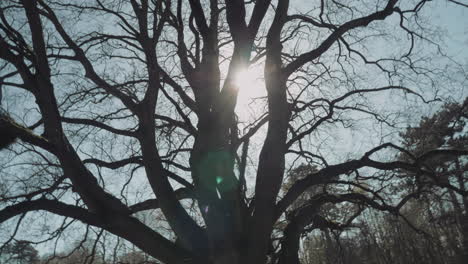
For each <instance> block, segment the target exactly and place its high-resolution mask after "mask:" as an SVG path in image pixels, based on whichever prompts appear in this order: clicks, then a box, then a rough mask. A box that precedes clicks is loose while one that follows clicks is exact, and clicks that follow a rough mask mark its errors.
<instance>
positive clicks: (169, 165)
mask: <svg viewBox="0 0 468 264" xmlns="http://www.w3.org/2000/svg"><path fill="white" fill-rule="evenodd" d="M457 2H458V1H451V2H450V3H447V4H456V3H457ZM428 10H431V3H430V1H426V0H418V1H398V0H388V1H378V0H366V1H336V0H330V1H324V0H321V1H318V0H317V1H310V3H302V4H300V5H294V4H292V3H290V1H288V0H279V1H269V0H257V1H238V0H230V1H217V0H210V1H207V0H205V1H200V0H189V1H182V0H178V1H169V0H151V1H148V0H141V1H137V0H117V1H116V0H96V1H61V0H55V1H52V0H21V1H14V0H4V1H1V2H0V32H1V35H0V36H1V38H0V59H1V61H0V62H1V65H0V66H1V68H0V69H1V75H0V85H1V86H2V90H3V92H2V106H3V108H4V109H3V110H2V113H1V115H0V128H1V133H2V134H1V136H2V139H1V142H0V146H1V147H2V148H4V150H3V151H2V153H1V155H2V158H4V159H3V161H2V170H1V174H0V177H1V180H2V181H1V182H0V183H1V184H2V185H1V187H2V188H1V189H0V190H2V193H1V196H0V202H1V210H0V223H3V224H2V225H7V224H10V225H11V226H12V228H11V232H12V235H13V236H15V235H25V234H18V232H17V231H18V230H21V228H22V227H23V228H24V222H23V221H26V222H27V216H26V214H28V215H29V216H34V219H36V218H39V216H40V214H39V213H37V212H35V213H32V212H33V211H46V212H48V213H50V214H53V215H58V216H61V217H63V219H62V220H61V221H62V224H61V225H60V226H59V227H58V228H57V230H55V231H54V232H52V231H51V232H48V234H49V235H50V239H60V238H61V236H60V231H62V230H64V229H66V228H67V227H68V226H70V219H72V220H71V221H72V222H73V223H75V222H76V221H77V220H78V221H79V222H81V223H83V224H84V225H89V226H92V227H93V228H97V229H102V230H105V231H106V232H109V233H112V234H114V235H115V236H117V237H120V238H123V239H125V240H127V241H129V242H130V243H132V244H134V245H135V246H137V247H138V248H140V249H141V250H142V251H144V252H146V253H147V254H149V255H151V256H153V257H154V258H156V259H158V260H160V261H162V262H164V263H216V264H221V263H223V264H230V263H245V264H259V263H298V262H299V257H298V249H299V246H300V241H301V235H302V234H303V233H304V232H309V231H310V230H313V229H314V228H317V227H320V228H332V229H340V228H345V227H346V226H349V225H351V224H352V222H353V220H354V219H355V218H356V217H357V215H358V214H359V213H360V212H361V211H362V208H364V207H369V208H374V209H376V210H381V211H387V212H390V213H392V214H395V215H399V213H400V209H401V208H402V207H403V206H404V204H405V203H406V202H407V201H408V200H410V199H411V198H414V197H416V196H417V195H418V192H419V191H420V190H419V189H417V188H416V189H415V191H414V192H412V193H410V194H407V195H405V196H404V197H398V196H395V195H393V196H392V195H389V194H388V192H387V191H386V190H387V189H389V188H391V186H392V183H394V182H398V175H401V173H399V172H401V171H408V172H412V173H413V174H414V175H416V176H414V177H417V175H421V174H424V175H428V177H432V178H434V179H437V177H439V175H438V173H437V171H434V170H431V167H430V166H427V164H426V163H425V161H427V160H430V158H432V157H434V156H437V155H440V154H445V155H453V156H462V155H467V154H468V151H467V150H466V149H465V150H464V149H431V150H428V151H427V152H425V153H422V154H420V155H418V156H410V157H411V158H410V159H408V160H407V161H401V160H400V161H399V160H397V159H396V157H397V154H398V153H401V152H405V151H406V150H405V149H403V148H401V147H399V146H398V142H393V143H385V141H381V140H380V141H379V140H375V139H384V140H385V138H384V137H383V136H382V134H383V133H387V132H388V131H392V129H394V130H393V131H398V125H399V124H400V122H402V120H403V118H404V116H405V115H406V116H409V117H413V113H412V112H403V111H402V109H403V108H404V106H405V104H406V105H408V106H411V105H417V104H422V103H429V102H431V101H434V100H436V99H438V98H437V95H438V94H455V93H456V92H457V89H461V88H459V87H460V86H457V80H460V79H462V80H465V79H466V74H464V72H463V66H462V65H460V64H457V62H456V61H454V60H452V59H451V58H449V57H448V56H445V54H444V53H443V50H442V48H443V47H442V46H439V45H438V44H437V40H438V39H439V37H441V36H439V35H438V32H437V31H435V30H434V31H433V28H432V27H431V26H430V21H429V19H427V13H425V12H427V11H428ZM424 19H427V21H426V20H424ZM223 65H224V66H223ZM226 65H227V66H226ZM256 65H257V66H256ZM258 65H260V66H258ZM223 67H224V68H223ZM249 67H262V70H263V73H262V76H260V78H263V79H264V88H265V94H266V96H265V97H262V98H257V99H256V100H255V103H256V104H257V105H259V107H258V108H257V110H258V112H260V113H259V114H257V115H254V117H253V118H247V121H246V120H244V119H246V118H244V119H242V118H241V117H240V116H239V109H237V110H236V105H238V104H239V102H238V100H237V99H238V94H239V93H241V92H242V89H245V88H244V87H239V85H238V82H236V76H237V74H238V73H239V72H240V71H243V70H245V69H247V68H249ZM224 69H226V70H224ZM460 76H461V77H460ZM442 84H444V85H443V87H442ZM457 87H458V88H457ZM385 101H386V102H387V103H386V104H385V105H386V106H388V107H387V108H384V109H383V108H382V107H381V106H382V104H383V102H385ZM413 109H414V108H413ZM414 115H415V114H414ZM359 125H360V126H361V127H365V128H367V129H369V130H370V131H375V130H373V129H374V128H385V132H382V133H380V132H375V133H369V134H368V140H367V141H366V142H367V143H366V144H364V145H363V147H366V148H367V147H368V148H367V149H365V150H363V149H353V150H351V151H350V152H348V153H344V152H343V153H339V151H340V150H339V148H330V147H328V151H326V148H324V147H323V145H322V143H324V142H326V144H330V140H325V139H326V137H327V136H330V135H333V133H334V131H341V130H343V129H351V128H354V127H358V126H359ZM382 131H383V130H382ZM336 133H338V132H336ZM15 140H16V141H15ZM331 143H333V141H332V142H331ZM257 145H260V149H259V151H256V150H257V149H256V146H257ZM330 150H331V151H330ZM382 153H385V156H384V157H386V158H382V155H380V154H382ZM379 155H380V156H379ZM378 156H379V157H380V159H379V157H378ZM392 158H394V159H392ZM299 161H300V162H307V163H308V164H312V165H313V166H314V168H316V169H315V170H314V171H311V172H310V173H308V174H307V175H304V176H303V177H301V178H300V179H297V180H296V181H295V182H294V183H292V184H290V188H288V190H287V192H285V193H283V192H280V189H281V186H282V183H283V180H284V179H283V178H284V175H286V174H287V171H288V170H290V169H291V168H294V167H295V164H297V162H299ZM435 183H436V184H438V185H439V186H440V187H442V188H447V189H450V190H452V191H454V192H457V193H458V194H460V195H462V196H466V195H467V193H466V191H464V190H461V189H460V188H458V187H457V185H453V184H451V183H450V182H443V181H435ZM314 185H321V186H324V187H323V191H322V192H320V193H318V194H317V195H315V196H313V197H310V199H309V200H308V202H305V203H304V205H303V206H300V207H297V208H296V207H294V210H289V211H288V208H290V207H291V206H292V205H293V204H294V202H295V200H296V199H297V198H299V197H300V196H301V195H302V194H303V193H304V192H305V191H307V189H308V188H310V187H311V186H314ZM329 186H332V187H329ZM395 197H398V199H395ZM327 204H335V205H336V207H334V208H338V209H339V208H340V207H339V205H340V204H342V205H346V204H353V205H356V206H353V207H352V208H355V209H356V211H355V212H353V213H351V214H349V215H347V216H346V217H344V219H340V222H338V223H337V222H331V221H329V219H327V217H325V216H324V215H322V212H323V211H324V210H321V209H322V208H324V206H326V205H327ZM291 208H292V207H291ZM146 210H160V212H162V215H163V216H164V221H167V224H168V230H165V229H161V228H154V226H152V225H150V224H144V223H143V222H142V221H140V220H139V219H138V218H137V217H136V216H135V215H136V213H138V212H141V211H146ZM287 211H288V213H287V214H286V215H285V212H287ZM50 214H49V215H50ZM25 219H26V220H25ZM30 220H31V219H30ZM154 221H162V220H157V219H156V218H155V219H154ZM278 221H283V222H284V223H285V224H284V225H283V227H282V229H281V230H276V228H275V229H274V226H275V223H277V222H278ZM57 223H60V219H58V220H57Z"/></svg>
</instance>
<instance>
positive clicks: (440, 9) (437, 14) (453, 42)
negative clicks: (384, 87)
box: [3, 0, 468, 252]
mask: <svg viewBox="0 0 468 264" xmlns="http://www.w3.org/2000/svg"><path fill="white" fill-rule="evenodd" d="M460 1H465V0H460ZM305 2H306V1H294V3H296V4H297V7H296V8H295V9H296V10H303V9H305V8H306V6H305V4H304V3H305ZM430 4H435V7H433V8H430V9H428V10H429V13H430V14H429V16H430V17H431V18H432V19H433V21H431V22H432V23H433V24H436V25H438V27H440V29H441V30H442V31H445V32H446V34H447V36H448V39H447V40H446V44H445V45H446V51H447V53H448V55H450V56H453V57H454V59H456V60H457V61H458V62H459V63H461V64H462V65H465V69H466V66H467V65H468V51H467V47H468V26H467V25H468V8H462V7H460V6H457V5H454V4H453V3H449V2H448V1H445V0H438V1H435V3H430ZM291 10H294V9H291ZM386 48H389V47H381V48H380V49H386ZM261 72H262V70H261V66H259V67H253V68H252V69H249V70H247V71H246V72H242V73H240V74H239V77H238V80H237V81H238V82H239V85H240V86H250V91H247V90H245V89H242V90H241V91H240V95H239V105H238V107H237V109H238V111H239V115H240V116H241V118H248V116H242V115H245V114H246V113H248V111H247V110H248V109H249V107H250V102H249V98H252V97H254V98H256V97H261V96H264V95H265V93H264V90H263V89H264V87H263V83H262V81H261V80H260V79H259V78H258V77H257V75H258V74H261ZM461 78H463V77H461ZM465 78H466V75H465ZM465 84H467V82H466V80H465ZM467 95H468V89H467V86H466V85H465V86H464V87H459V88H457V89H456V90H455V92H454V93H453V95H451V96H452V97H453V99H454V100H462V99H463V98H464V97H465V96H467ZM3 100H7V99H5V98H4V99H3ZM5 103H7V104H8V102H5ZM435 109H437V108H434V107H422V108H421V109H419V111H420V112H419V113H418V114H424V113H430V112H431V111H434V110H435ZM250 110H253V111H254V112H256V113H257V114H258V110H259V109H258V108H253V109H250ZM250 110H249V111H250ZM260 112H261V111H260ZM413 121H414V120H413ZM367 135H368V134H366V133H363V130H361V129H357V130H341V131H337V132H336V135H330V138H329V140H332V141H333V142H334V143H335V144H334V145H335V146H338V147H337V148H333V149H329V150H328V151H329V152H333V151H336V152H341V153H348V152H355V153H359V151H364V150H365V149H366V148H365V147H367V145H366V146H365V147H363V143H362V142H363V141H364V140H365V139H367ZM262 136H263V135H262V133H260V135H259V136H258V137H257V140H258V142H260V143H261V142H262V141H261V138H262ZM260 143H258V144H257V149H256V151H258V150H259V147H260ZM371 143H372V144H374V143H375V142H372V141H371ZM356 149H359V151H353V150H356ZM254 151H255V150H254ZM255 155H256V154H254V156H255ZM290 161H291V160H290ZM251 169H252V170H254V169H255V168H254V167H252V168H251ZM251 175H254V173H253V171H251ZM253 180H254V178H252V177H251V178H250V181H251V183H253ZM41 252H45V250H44V249H43V250H41Z"/></svg>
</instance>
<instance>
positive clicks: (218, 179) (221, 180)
mask: <svg viewBox="0 0 468 264" xmlns="http://www.w3.org/2000/svg"><path fill="white" fill-rule="evenodd" d="M221 182H223V178H222V177H221V176H218V177H216V183H217V184H220V183H221Z"/></svg>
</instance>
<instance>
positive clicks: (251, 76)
mask: <svg viewBox="0 0 468 264" xmlns="http://www.w3.org/2000/svg"><path fill="white" fill-rule="evenodd" d="M233 81H234V84H235V85H236V87H237V89H239V94H238V97H237V106H236V113H237V114H238V116H239V118H240V119H241V120H244V121H247V120H250V119H252V118H254V117H255V116H256V115H258V113H259V112H261V111H262V109H263V106H262V104H261V102H260V101H259V100H258V99H259V98H261V97H263V96H265V83H264V79H263V70H262V67H261V66H256V67H249V68H247V69H241V70H239V71H238V72H237V73H236V74H235V75H234V80H233Z"/></svg>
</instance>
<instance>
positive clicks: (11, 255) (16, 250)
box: [0, 240, 39, 264]
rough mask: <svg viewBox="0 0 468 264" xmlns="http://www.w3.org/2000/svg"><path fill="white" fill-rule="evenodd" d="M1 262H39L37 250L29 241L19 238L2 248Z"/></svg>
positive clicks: (14, 263) (19, 263)
mask: <svg viewBox="0 0 468 264" xmlns="http://www.w3.org/2000/svg"><path fill="white" fill-rule="evenodd" d="M0 256H1V257H0V263H5V264H6V263H12V264H36V263H38V262H39V254H38V252H37V250H36V249H35V248H34V247H33V246H31V243H30V242H28V241H22V240H18V241H15V242H13V243H10V244H7V245H5V246H4V247H3V248H1V250H0Z"/></svg>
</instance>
